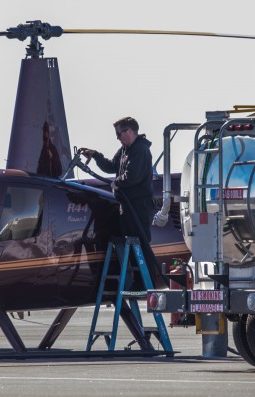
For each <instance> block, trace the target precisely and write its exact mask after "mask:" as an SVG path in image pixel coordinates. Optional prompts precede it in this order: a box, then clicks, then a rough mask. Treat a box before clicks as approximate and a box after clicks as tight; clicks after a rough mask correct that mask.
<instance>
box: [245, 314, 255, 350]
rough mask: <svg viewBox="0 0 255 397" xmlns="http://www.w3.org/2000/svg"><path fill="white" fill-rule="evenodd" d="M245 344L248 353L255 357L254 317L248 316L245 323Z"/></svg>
mask: <svg viewBox="0 0 255 397" xmlns="http://www.w3.org/2000/svg"><path fill="white" fill-rule="evenodd" d="M246 332H247V342H248V345H249V348H250V351H251V352H252V354H253V355H254V356H255V316H254V315H253V314H249V315H248V318H247V322H246Z"/></svg>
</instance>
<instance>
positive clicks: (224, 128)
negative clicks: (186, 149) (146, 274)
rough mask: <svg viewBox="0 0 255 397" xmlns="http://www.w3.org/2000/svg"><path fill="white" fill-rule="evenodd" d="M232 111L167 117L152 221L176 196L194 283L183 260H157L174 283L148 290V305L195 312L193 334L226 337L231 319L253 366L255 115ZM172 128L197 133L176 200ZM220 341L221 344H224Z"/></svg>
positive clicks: (161, 309) (150, 308)
mask: <svg viewBox="0 0 255 397" xmlns="http://www.w3.org/2000/svg"><path fill="white" fill-rule="evenodd" d="M234 108H235V111H236V112H239V111H240V112H241V111H244V110H245V109H244V108H245V107H244V108H242V107H241V108H240V107H237V106H236V107H234ZM247 110H248V111H250V112H251V109H247ZM230 113H231V112H230V111H223V112H220V111H217V112H207V113H206V121H205V122H204V123H203V124H201V125H199V124H194V123H192V124H175V123H173V124H170V125H168V126H167V127H166V128H165V130H164V192H163V195H164V196H163V197H164V200H163V206H162V208H161V210H160V211H159V212H158V213H157V214H156V216H155V219H154V223H155V224H158V225H160V226H162V225H163V224H164V222H165V221H166V219H167V214H168V211H169V208H170V206H171V202H173V201H174V200H178V201H179V202H180V218H181V227H182V233H183V236H184V240H185V243H186V245H187V247H188V248H189V250H190V252H191V258H192V262H193V264H194V267H193V274H192V277H193V278H194V288H193V289H191V288H189V287H190V285H189V284H188V274H189V273H190V270H191V268H190V265H189V264H187V263H184V262H181V261H178V260H176V262H177V265H178V271H177V272H176V271H174V272H173V271H172V270H173V266H174V265H176V263H175V264H173V263H171V264H170V263H163V264H162V271H163V273H164V274H165V275H168V276H169V278H170V279H171V280H174V281H175V283H176V282H177V284H178V285H179V288H178V289H169V290H164V291H159V290H149V291H148V293H147V308H148V311H149V312H153V311H158V312H165V313H181V314H182V315H184V317H185V316H186V318H188V316H190V315H193V318H195V325H196V331H197V333H200V334H202V335H203V336H205V337H209V338H211V335H217V337H219V338H222V336H224V335H225V336H226V334H227V324H228V322H229V321H230V322H232V323H233V339H234V343H235V345H236V348H237V350H238V352H239V354H240V355H241V356H242V357H243V358H244V359H245V360H246V361H247V362H248V363H250V364H251V365H254V366H255V118H254V117H243V118H239V117H236V115H235V117H234V118H233V117H230ZM177 130H194V131H195V135H194V148H193V150H192V151H191V152H190V153H189V154H188V156H187V158H186V160H185V164H184V167H183V172H182V177H181V196H180V197H178V198H176V197H173V195H172V193H171V179H170V177H169V175H170V171H171V169H170V168H171V167H170V164H171V161H170V158H171V150H170V141H171V139H170V138H171V133H172V131H177ZM212 319H214V321H212ZM212 324H213V325H212ZM226 346H227V342H224V344H221V348H222V349H223V350H224V349H225V348H226Z"/></svg>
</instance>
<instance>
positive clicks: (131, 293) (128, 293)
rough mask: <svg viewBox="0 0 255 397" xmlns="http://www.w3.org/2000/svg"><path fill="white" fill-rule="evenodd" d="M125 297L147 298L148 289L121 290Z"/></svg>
mask: <svg viewBox="0 0 255 397" xmlns="http://www.w3.org/2000/svg"><path fill="white" fill-rule="evenodd" d="M121 295H122V297H123V298H136V299H144V298H147V291H121Z"/></svg>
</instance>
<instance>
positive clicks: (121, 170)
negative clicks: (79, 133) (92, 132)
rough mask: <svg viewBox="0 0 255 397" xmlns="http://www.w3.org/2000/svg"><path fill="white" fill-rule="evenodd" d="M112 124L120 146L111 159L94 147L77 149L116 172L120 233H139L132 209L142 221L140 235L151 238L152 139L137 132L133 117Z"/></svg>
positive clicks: (114, 182)
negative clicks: (119, 203)
mask: <svg viewBox="0 0 255 397" xmlns="http://www.w3.org/2000/svg"><path fill="white" fill-rule="evenodd" d="M113 126H114V128H115V132H116V136H117V139H119V141H120V142H121V148H120V149H119V150H118V151H117V153H116V154H115V155H114V157H113V159H112V160H109V159H107V158H105V157H104V155H103V154H102V153H99V152H97V151H96V150H93V149H87V148H81V149H80V152H81V153H82V154H83V155H84V156H85V157H86V158H87V159H88V160H90V159H91V158H93V159H95V161H96V163H97V165H98V167H99V168H100V169H101V170H102V171H104V172H106V173H109V174H112V173H116V178H115V180H114V181H113V183H112V189H113V191H114V193H115V195H116V196H117V197H118V198H120V201H121V205H120V226H121V231H122V233H123V235H127V236H137V235H139V234H140V233H139V232H138V230H137V226H136V224H135V223H136V222H134V221H133V217H132V213H135V214H134V215H136V217H137V218H138V224H140V225H141V227H140V229H141V228H142V231H141V232H142V238H144V239H145V240H146V241H147V242H150V240H151V232H150V227H151V224H152V218H153V190H152V176H153V174H152V156H151V152H150V146H151V142H150V141H148V140H147V139H146V136H145V135H144V134H141V135H139V134H138V130H139V124H138V122H137V121H136V120H135V119H134V118H132V117H125V118H122V119H120V120H118V121H116V122H115V123H114V124H113ZM118 194H119V196H118ZM123 196H124V200H123ZM125 198H126V199H127V200H126V199H125ZM130 204H131V206H130ZM130 207H131V208H130ZM138 226H139V225H138ZM138 229H139V227H138Z"/></svg>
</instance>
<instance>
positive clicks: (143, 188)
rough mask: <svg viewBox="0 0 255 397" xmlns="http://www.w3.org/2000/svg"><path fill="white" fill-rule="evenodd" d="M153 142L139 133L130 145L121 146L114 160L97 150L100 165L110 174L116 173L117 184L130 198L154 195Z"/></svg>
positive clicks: (96, 158)
mask: <svg viewBox="0 0 255 397" xmlns="http://www.w3.org/2000/svg"><path fill="white" fill-rule="evenodd" d="M150 146H151V142H150V141H148V140H147V139H146V138H145V135H138V137H137V138H136V140H135V141H134V143H133V144H132V145H131V146H129V147H121V148H120V149H119V150H118V151H117V153H116V154H115V155H114V157H113V159H112V160H109V159H106V158H105V157H104V156H103V154H102V153H98V152H96V153H95V154H94V156H93V158H94V159H95V160H96V163H97V165H98V167H99V168H100V169H101V170H102V171H104V172H106V173H109V174H112V173H116V179H115V184H116V186H117V187H118V188H120V189H121V190H122V191H123V192H124V193H125V194H126V195H127V197H128V198H129V199H131V200H132V199H136V198H145V197H152V156H151V152H150Z"/></svg>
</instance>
